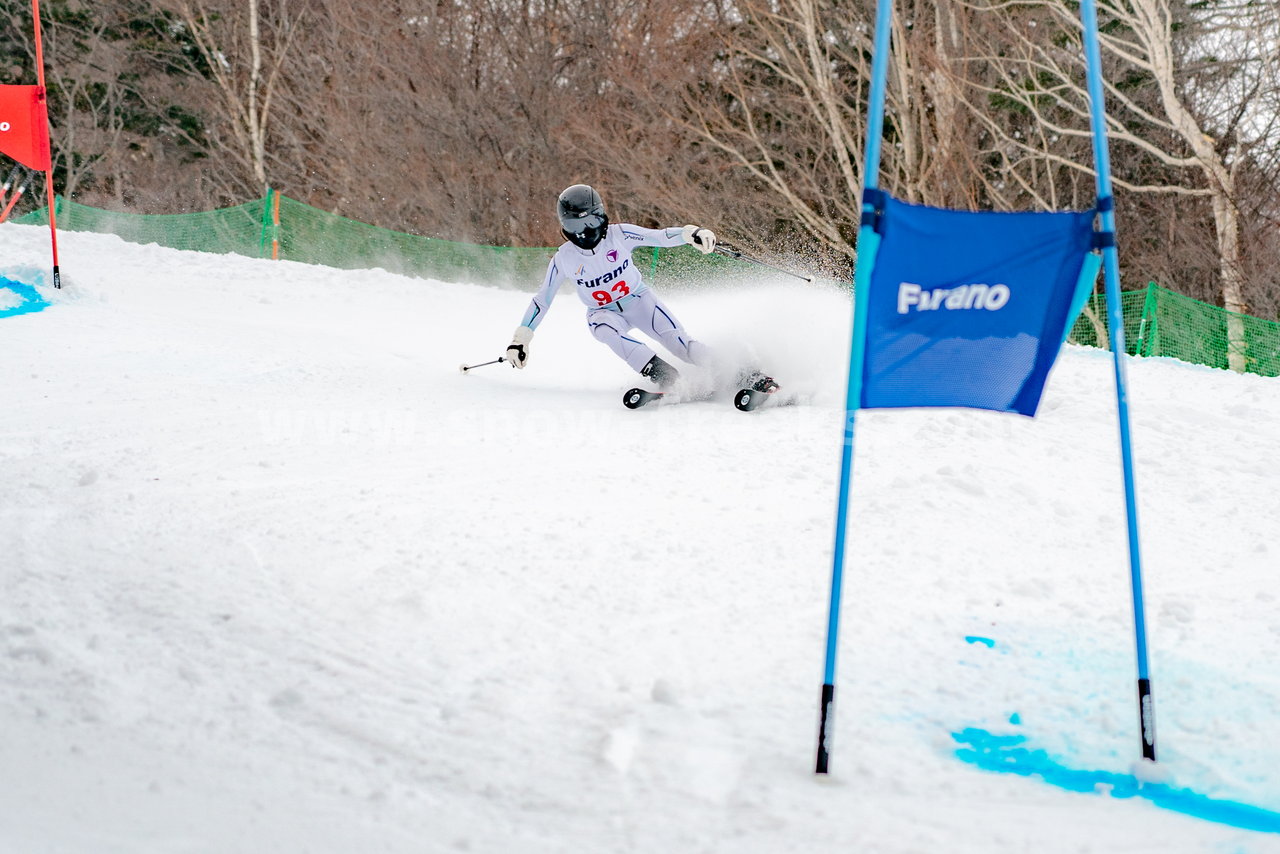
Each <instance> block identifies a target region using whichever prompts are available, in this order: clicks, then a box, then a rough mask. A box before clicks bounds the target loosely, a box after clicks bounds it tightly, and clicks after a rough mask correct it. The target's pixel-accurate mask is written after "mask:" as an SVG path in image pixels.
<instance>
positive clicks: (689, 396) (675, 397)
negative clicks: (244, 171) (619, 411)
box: [622, 388, 715, 409]
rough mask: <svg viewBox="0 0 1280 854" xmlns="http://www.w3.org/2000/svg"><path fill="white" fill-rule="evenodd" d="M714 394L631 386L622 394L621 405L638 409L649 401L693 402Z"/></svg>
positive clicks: (706, 398) (667, 403)
mask: <svg viewBox="0 0 1280 854" xmlns="http://www.w3.org/2000/svg"><path fill="white" fill-rule="evenodd" d="M714 396H715V394H714V393H713V392H711V391H693V392H685V391H649V390H648V389H643V388H633V389H631V390H630V391H628V392H627V393H626V394H624V395H623V396H622V405H623V406H625V407H626V408H627V409H639V408H640V407H642V406H648V405H649V404H651V403H661V404H662V405H663V406H669V405H671V404H675V403H695V402H697V401H702V400H711V398H713V397H714Z"/></svg>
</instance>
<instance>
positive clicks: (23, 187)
mask: <svg viewBox="0 0 1280 854" xmlns="http://www.w3.org/2000/svg"><path fill="white" fill-rule="evenodd" d="M34 174H35V173H34V172H32V171H30V170H27V173H26V175H25V176H23V178H22V182H21V183H19V184H18V189H16V190H14V191H13V198H12V199H10V200H9V204H7V205H5V206H4V210H3V211H0V222H4V221H5V220H7V219H8V218H9V211H11V210H13V206H14V205H16V204H17V203H18V199H20V198H22V194H23V193H25V192H26V191H27V185H28V184H30V183H31V176H32V175H34Z"/></svg>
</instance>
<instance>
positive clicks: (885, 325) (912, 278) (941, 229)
mask: <svg viewBox="0 0 1280 854" xmlns="http://www.w3.org/2000/svg"><path fill="white" fill-rule="evenodd" d="M868 196H869V197H870V201H871V202H872V204H874V206H875V208H876V209H877V210H876V215H875V218H874V223H873V225H874V228H875V232H876V234H877V235H878V236H879V238H880V240H879V246H878V248H876V249H874V250H873V251H874V252H875V258H874V260H873V261H872V265H873V266H872V269H871V274H870V276H869V278H868V281H867V294H866V295H865V296H864V298H863V300H862V301H860V302H859V305H860V306H865V311H866V327H865V328H866V345H865V346H866V350H865V353H864V358H863V360H862V366H863V367H862V377H861V396H860V400H859V405H860V408H863V409H882V408H897V407H915V406H966V407H972V408H976V409H994V410H997V411H1001V412H1019V413H1021V414H1023V415H1028V416H1031V415H1035V412H1036V408H1037V407H1038V406H1039V403H1040V396H1041V393H1042V392H1043V390H1044V384H1045V381H1046V380H1047V379H1048V376H1049V371H1050V369H1051V368H1052V367H1053V363H1054V360H1055V359H1056V358H1057V355H1058V351H1059V350H1060V349H1061V347H1062V343H1063V341H1064V340H1065V339H1066V336H1067V332H1068V331H1069V330H1070V324H1073V323H1074V322H1075V319H1076V315H1077V314H1078V313H1079V310H1080V307H1081V306H1082V305H1083V302H1084V298H1085V297H1086V296H1087V294H1088V292H1089V291H1091V290H1092V288H1093V282H1094V279H1095V278H1096V276H1097V273H1098V268H1099V265H1100V257H1099V256H1098V255H1097V253H1095V252H1093V251H1092V250H1093V249H1094V248H1095V246H1096V243H1095V241H1096V238H1095V231H1094V227H1093V223H1094V219H1095V217H1096V216H1097V212H1096V211H1092V210H1090V211H1064V212H1048V213H1043V212H1034V213H1032V212H1026V213H1003V212H993V211H982V212H976V213H975V212H968V211H955V210H944V209H941V208H931V207H925V206H922V205H912V204H907V203H906V202H901V201H898V200H897V199H894V198H893V197H891V196H889V195H888V194H887V193H884V192H881V191H878V190H871V191H868Z"/></svg>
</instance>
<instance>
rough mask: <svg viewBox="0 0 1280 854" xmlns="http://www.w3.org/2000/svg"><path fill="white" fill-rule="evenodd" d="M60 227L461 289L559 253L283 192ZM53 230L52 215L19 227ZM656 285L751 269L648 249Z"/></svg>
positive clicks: (533, 275)
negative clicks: (398, 222)
mask: <svg viewBox="0 0 1280 854" xmlns="http://www.w3.org/2000/svg"><path fill="white" fill-rule="evenodd" d="M56 204H57V216H58V227H59V228H62V229H66V230H67V231H92V232H97V233H102V234H115V235H118V236H120V237H121V238H123V239H125V240H128V241H131V242H134V243H155V244H158V245H160V246H168V247H171V248H174V249H190V250H196V251H200V252H215V253H235V254H237V255H247V256H250V257H254V258H279V259H283V260H286V261H300V262H302V263H306V264H323V265H325V266H329V267H337V268H339V269H345V270H356V269H377V268H381V269H384V270H387V271H389V272H392V273H400V274H404V275H409V276H419V277H423V278H429V279H441V280H444V281H451V282H472V283H477V284H488V285H502V286H516V287H524V288H526V289H532V288H533V287H536V286H537V285H538V284H540V283H541V282H542V277H543V276H544V275H545V274H546V269H547V262H548V261H549V260H550V258H551V254H552V252H553V251H554V250H552V249H549V248H540V247H539V248H518V247H505V246H484V245H480V244H474V243H459V242H455V241H451V240H440V239H437V238H432V237H422V236H420V235H416V234H406V233H404V232H399V231H391V230H390V229H386V228H379V227H378V226H374V225H369V224H367V223H363V222H357V221H356V220H352V219H347V218H346V217H342V216H338V215H337V214H332V213H329V212H328V211H323V210H320V209H318V208H313V207H311V206H310V205H307V204H304V203H303V202H299V201H295V200H294V199H290V198H288V197H287V196H283V195H281V194H279V193H277V192H275V191H274V190H268V191H267V196H266V198H264V199H260V200H257V201H254V202H249V203H247V204H243V205H238V206H236V207H233V208H222V209H220V210H214V211H202V212H200V213H190V214H155V215H148V214H129V213H117V212H114V211H105V210H101V209H99V208H94V207H89V206H88V205H81V204H79V203H77V202H72V201H70V200H68V199H64V198H62V197H58V198H57V201H56ZM15 222H21V223H24V224H34V225H43V224H45V223H47V222H48V213H47V208H41V209H39V210H36V211H32V212H31V213H29V214H26V215H25V216H23V217H21V218H19V219H17V220H15ZM632 258H633V261H634V263H636V264H637V265H643V269H644V270H645V272H646V274H647V275H648V276H649V277H650V279H651V280H654V281H659V280H660V281H664V282H667V283H686V284H693V285H696V284H697V283H699V282H700V281H705V280H706V279H708V278H709V277H711V276H712V275H714V276H715V277H716V278H718V279H721V280H723V279H724V278H726V277H728V278H733V277H734V276H735V275H737V276H745V275H747V273H748V272H749V270H748V269H747V268H748V267H749V265H747V264H745V263H743V262H737V261H734V260H732V259H730V258H726V257H724V256H721V255H713V256H703V255H700V254H699V253H696V252H672V251H669V250H658V249H651V248H647V247H646V248H642V249H639V250H637V251H636V252H635V254H634V255H633V256H632Z"/></svg>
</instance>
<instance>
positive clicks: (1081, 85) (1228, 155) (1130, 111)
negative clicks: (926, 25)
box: [964, 0, 1280, 370]
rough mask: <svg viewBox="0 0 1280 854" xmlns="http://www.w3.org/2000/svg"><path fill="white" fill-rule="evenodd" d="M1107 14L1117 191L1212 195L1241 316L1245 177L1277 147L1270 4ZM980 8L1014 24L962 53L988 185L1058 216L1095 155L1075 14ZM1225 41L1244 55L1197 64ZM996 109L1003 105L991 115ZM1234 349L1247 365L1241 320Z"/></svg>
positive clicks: (1044, 1) (1154, 6) (1150, 1)
mask: <svg viewBox="0 0 1280 854" xmlns="http://www.w3.org/2000/svg"><path fill="white" fill-rule="evenodd" d="M1099 6H1100V15H1101V16H1102V26H1101V32H1100V34H1099V35H1100V41H1101V44H1102V47H1103V50H1104V52H1105V65H1106V73H1105V75H1104V80H1105V86H1106V96H1107V99H1108V104H1107V117H1108V126H1107V132H1108V136H1109V137H1110V139H1111V140H1112V142H1113V144H1115V145H1116V147H1117V149H1118V150H1119V152H1120V153H1119V155H1118V157H1119V158H1120V159H1122V160H1123V164H1124V166H1126V167H1127V168H1117V169H1116V174H1115V176H1114V177H1115V183H1116V184H1117V186H1118V187H1121V188H1123V189H1125V190H1128V191H1130V193H1157V194H1171V195H1177V196H1183V197H1191V198H1203V199H1204V200H1205V201H1206V202H1207V203H1208V205H1209V207H1210V210H1211V212H1212V222H1213V228H1214V234H1215V235H1216V245H1217V248H1216V253H1217V271H1218V282H1219V289H1220V293H1221V295H1222V300H1223V304H1224V305H1225V307H1226V308H1227V309H1228V310H1229V311H1232V312H1244V311H1246V310H1247V305H1246V300H1245V289H1246V288H1245V278H1244V270H1245V265H1244V262H1243V246H1242V241H1241V220H1240V201H1241V193H1240V186H1239V181H1240V175H1241V170H1242V169H1247V168H1249V164H1250V162H1251V157H1252V155H1251V154H1250V152H1249V148H1250V147H1251V146H1256V145H1257V144H1258V143H1259V142H1261V141H1263V140H1267V141H1268V143H1274V141H1275V140H1274V135H1273V134H1272V132H1271V127H1270V125H1269V123H1267V122H1266V121H1265V120H1264V119H1263V118H1262V116H1261V114H1260V113H1259V109H1260V107H1261V105H1262V104H1263V103H1266V99H1271V98H1273V97H1274V93H1275V91H1276V87H1277V85H1278V84H1280V77H1277V76H1276V66H1275V64H1274V60H1273V59H1271V58H1270V57H1271V53H1267V52H1266V51H1265V50H1264V49H1263V48H1264V43H1265V42H1267V41H1270V42H1271V44H1272V45H1274V40H1275V37H1276V10H1275V7H1274V6H1273V5H1268V6H1266V7H1265V8H1264V7H1260V6H1255V5H1253V4H1249V3H1247V2H1240V3H1238V4H1237V3H1234V2H1233V0H1228V2H1225V3H1221V4H1217V5H1215V6H1213V7H1212V10H1213V11H1212V12H1205V11H1195V10H1190V11H1188V10H1185V9H1182V8H1181V7H1173V6H1172V5H1171V4H1170V3H1169V2H1168V0H1102V2H1101V3H1100V4H1099ZM972 8H973V9H974V11H975V13H981V14H982V15H984V16H987V17H989V18H996V17H997V16H998V17H999V18H1000V19H1001V21H1002V22H1011V24H1010V25H1001V26H998V27H997V26H996V25H994V24H993V25H991V26H989V27H988V28H987V30H986V33H987V36H988V39H989V40H988V42H987V50H986V52H985V53H978V54H973V55H970V56H969V57H967V60H968V61H969V62H970V63H971V64H975V65H980V66H981V70H982V73H974V72H973V71H972V70H971V72H970V73H968V74H967V75H965V78H964V79H965V81H966V85H967V86H968V87H969V92H970V96H969V105H970V108H971V110H972V112H973V114H974V115H975V116H978V117H980V118H981V119H982V121H983V122H984V124H985V126H986V129H987V131H988V133H989V143H988V150H989V151H991V152H992V153H993V154H994V155H996V156H997V157H999V159H1000V161H1001V166H1002V168H1001V170H1000V174H1002V175H1003V176H1006V177H1007V179H1008V184H1007V185H997V184H995V183H994V182H993V183H992V185H991V186H990V192H991V195H992V198H993V199H996V200H999V201H1002V202H1004V203H1006V204H1013V203H1015V202H1016V200H1018V199H1019V198H1023V197H1029V198H1032V199H1034V200H1035V202H1036V203H1037V204H1041V205H1044V206H1046V207H1057V206H1060V205H1061V204H1062V202H1063V201H1064V198H1063V197H1064V193H1063V192H1062V191H1063V188H1064V185H1065V186H1066V187H1067V188H1068V190H1069V192H1067V193H1066V194H1065V195H1066V196H1069V197H1070V198H1071V201H1072V202H1074V203H1079V201H1080V197H1081V195H1082V192H1083V190H1084V189H1085V188H1084V187H1082V186H1081V185H1080V183H1079V182H1078V181H1077V179H1076V178H1075V177H1074V176H1075V175H1080V174H1086V175H1091V174H1092V157H1086V156H1084V153H1085V152H1084V149H1085V145H1086V142H1087V140H1088V138H1089V125H1088V115H1089V103H1088V95H1087V90H1086V87H1085V75H1084V68H1083V60H1082V50H1081V36H1080V33H1081V24H1080V22H1079V20H1078V19H1077V18H1076V17H1075V14H1074V11H1073V9H1072V8H1069V7H1067V6H1063V5H1062V4H1060V3H1056V2H1052V0H1015V2H1006V3H994V2H993V3H986V2H981V0H979V2H977V3H974V4H972ZM1246 32H1252V33H1260V34H1262V35H1253V36H1249V37H1246V36H1245V35H1244V33H1246ZM1227 42H1230V43H1231V44H1232V46H1233V49H1234V50H1236V51H1238V52H1239V55H1238V57H1237V58H1236V59H1233V60H1231V61H1229V62H1220V61H1213V62H1208V63H1206V62H1201V61H1198V60H1197V57H1198V55H1199V52H1201V51H1203V50H1204V49H1206V48H1207V47H1208V46H1210V45H1215V44H1223V43H1227ZM1272 53H1273V51H1272ZM993 103H994V104H995V105H996V106H998V107H1000V108H1002V109H994V110H993V109H990V106H991V105H992V104H993ZM1272 103H1274V101H1272ZM1011 116H1013V117H1014V118H1015V120H1011ZM1019 118H1020V119H1021V120H1017V119H1019ZM1268 136H1270V137H1272V138H1270V139H1268ZM1126 149H1127V150H1126ZM1273 174H1274V173H1273ZM1229 341H1230V363H1231V367H1232V368H1233V369H1236V370H1241V369H1243V367H1244V366H1245V355H1244V353H1243V346H1242V342H1243V333H1242V327H1241V326H1240V324H1239V323H1238V322H1233V323H1232V325H1231V328H1230V329H1229Z"/></svg>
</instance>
